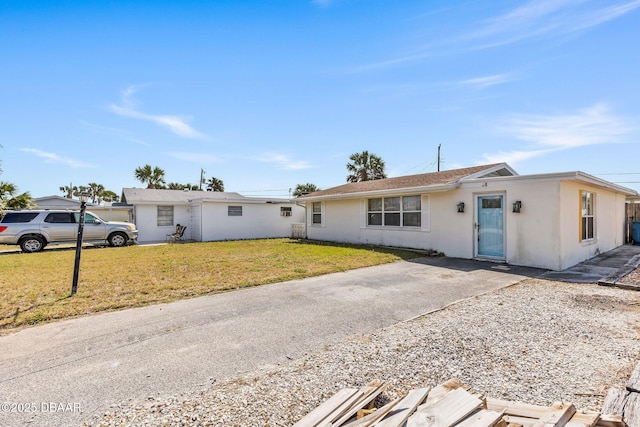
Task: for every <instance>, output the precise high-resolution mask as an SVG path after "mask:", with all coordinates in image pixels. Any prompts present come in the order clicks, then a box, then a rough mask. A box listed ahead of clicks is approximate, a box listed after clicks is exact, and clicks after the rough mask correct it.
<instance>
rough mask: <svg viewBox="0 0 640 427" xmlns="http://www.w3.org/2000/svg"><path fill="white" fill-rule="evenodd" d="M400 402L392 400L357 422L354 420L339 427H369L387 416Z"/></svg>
mask: <svg viewBox="0 0 640 427" xmlns="http://www.w3.org/2000/svg"><path fill="white" fill-rule="evenodd" d="M400 400H401V399H395V400H392V401H391V402H389V403H387V404H386V405H384V406H383V407H382V408H380V409H378V410H377V411H375V412H374V413H372V414H369V415H367V416H366V417H364V418H361V419H359V420H355V421H353V422H350V423H349V424H344V425H343V426H341V427H368V426H371V425H373V424H374V423H375V422H376V421H378V420H379V419H381V418H382V417H384V416H385V415H387V414H388V413H389V411H391V410H392V409H393V407H394V406H396V405H397V404H398V402H400Z"/></svg>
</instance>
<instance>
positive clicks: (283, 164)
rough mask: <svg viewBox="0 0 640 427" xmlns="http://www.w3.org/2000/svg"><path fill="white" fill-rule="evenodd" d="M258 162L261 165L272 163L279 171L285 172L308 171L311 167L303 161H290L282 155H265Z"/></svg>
mask: <svg viewBox="0 0 640 427" xmlns="http://www.w3.org/2000/svg"><path fill="white" fill-rule="evenodd" d="M256 160H258V161H259V162H263V163H274V164H277V165H279V166H280V168H281V169H286V170H302V169H309V168H311V165H310V164H309V163H308V162H306V161H304V160H292V159H290V158H289V157H287V156H284V155H282V154H271V153H270V154H266V155H264V156H262V157H260V158H258V159H256Z"/></svg>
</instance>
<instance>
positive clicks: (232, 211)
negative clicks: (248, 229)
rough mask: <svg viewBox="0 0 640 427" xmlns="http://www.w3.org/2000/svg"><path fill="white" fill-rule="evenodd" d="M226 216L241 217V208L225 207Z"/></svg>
mask: <svg viewBox="0 0 640 427" xmlns="http://www.w3.org/2000/svg"><path fill="white" fill-rule="evenodd" d="M227 216H242V206H227Z"/></svg>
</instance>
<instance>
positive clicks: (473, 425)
mask: <svg viewBox="0 0 640 427" xmlns="http://www.w3.org/2000/svg"><path fill="white" fill-rule="evenodd" d="M503 415H504V414H503V413H502V412H496V411H490V410H488V409H482V410H480V411H478V412H476V413H475V414H473V415H471V416H469V417H467V418H466V419H465V420H464V421H462V422H461V423H459V424H456V427H494V426H496V425H497V424H498V423H499V422H500V421H501V420H502V416H503Z"/></svg>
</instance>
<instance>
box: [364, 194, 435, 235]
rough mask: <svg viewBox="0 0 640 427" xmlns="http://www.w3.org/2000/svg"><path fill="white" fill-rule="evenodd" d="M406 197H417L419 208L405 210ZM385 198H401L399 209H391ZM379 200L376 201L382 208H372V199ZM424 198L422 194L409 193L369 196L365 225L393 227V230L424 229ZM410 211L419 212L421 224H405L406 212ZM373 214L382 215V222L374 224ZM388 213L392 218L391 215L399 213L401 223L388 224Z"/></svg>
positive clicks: (370, 226) (366, 202)
mask: <svg viewBox="0 0 640 427" xmlns="http://www.w3.org/2000/svg"><path fill="white" fill-rule="evenodd" d="M405 198H416V199H417V201H418V205H419V209H406V210H405ZM385 199H399V210H396V209H391V210H389V209H388V208H387V203H385ZM374 200H375V201H378V200H379V202H378V203H376V204H377V205H379V206H380V210H377V209H374V210H372V209H371V201H374ZM423 204H424V202H423V200H422V195H420V194H409V195H402V196H389V197H382V196H381V197H371V198H367V199H366V201H365V206H366V220H365V227H369V228H384V229H391V230H402V229H409V230H418V229H420V230H422V229H423V212H424V210H423ZM408 213H412V214H418V218H419V219H418V221H419V224H418V225H404V222H405V214H408ZM371 215H380V222H381V223H380V224H372V223H371V219H372V216H371ZM387 215H389V218H391V216H390V215H394V218H395V215H398V217H399V224H398V225H395V224H387Z"/></svg>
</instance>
